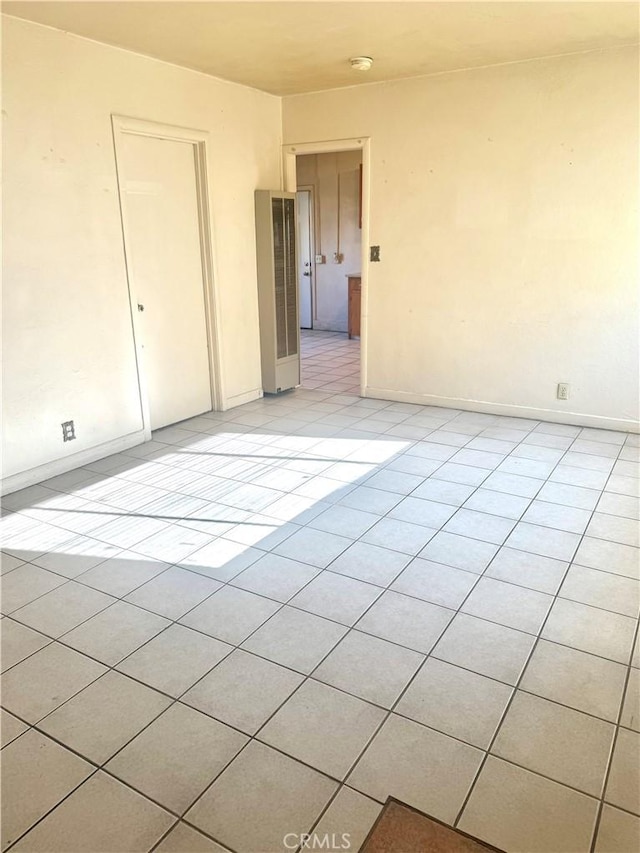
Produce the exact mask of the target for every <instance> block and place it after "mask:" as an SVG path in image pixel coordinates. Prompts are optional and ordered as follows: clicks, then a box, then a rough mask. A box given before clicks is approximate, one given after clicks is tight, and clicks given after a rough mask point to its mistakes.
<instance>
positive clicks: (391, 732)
mask: <svg viewBox="0 0 640 853" xmlns="http://www.w3.org/2000/svg"><path fill="white" fill-rule="evenodd" d="M482 755H483V753H482V752H481V751H480V750H479V749H476V748H475V747H472V746H468V745H467V744H464V743H461V742H460V741H458V740H454V739H453V738H450V737H447V736H446V735H443V734H440V732H436V731H433V730H432V729H428V728H425V726H421V725H420V724H419V723H414V722H413V721H411V720H405V719H404V718H402V717H399V716H397V715H395V714H392V715H391V716H390V717H389V719H388V720H387V721H386V722H385V724H384V725H383V727H382V729H381V730H380V732H379V733H378V734H377V735H376V737H375V738H374V739H373V742H372V743H371V744H370V745H369V747H368V748H367V750H366V752H365V753H364V755H363V756H362V758H361V759H360V761H359V762H358V764H357V765H356V767H355V768H354V770H353V771H352V772H351V774H350V775H349V777H348V779H347V784H348V785H349V786H350V787H352V788H355V789H356V790H358V791H360V792H361V793H363V794H366V795H367V796H369V797H373V799H375V800H378V802H381V803H384V802H385V801H386V799H387V797H389V796H393V797H395V798H396V799H399V800H401V801H402V802H404V803H407V805H410V806H413V807H414V808H417V809H420V811H424V812H426V813H427V814H429V815H431V816H432V817H435V818H436V819H438V820H442V821H445V822H446V823H452V822H453V821H454V820H455V817H456V815H457V813H458V811H459V809H460V807H461V806H462V803H463V802H464V798H465V796H466V794H467V792H468V790H469V788H470V787H471V783H472V781H473V778H474V776H475V774H476V772H477V770H478V767H479V766H480V762H481V760H482ZM426 767H428V768H429V772H428V773H425V768H426Z"/></svg>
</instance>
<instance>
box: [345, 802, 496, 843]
mask: <svg viewBox="0 0 640 853" xmlns="http://www.w3.org/2000/svg"><path fill="white" fill-rule="evenodd" d="M487 850H491V851H493V853H502V851H500V850H498V848H497V847H491V846H490V845H489V844H483V843H482V842H481V841H478V840H477V839H475V838H472V837H471V836H470V835H466V834H465V833H464V832H459V831H458V830H457V829H452V828H451V827H450V826H447V825H446V824H444V823H441V822H440V821H439V820H435V819H434V818H432V817H428V816H427V815H425V814H423V813H422V812H419V811H416V810H415V809H412V808H411V807H410V806H405V805H404V803H399V802H397V800H391V799H389V800H387V803H386V805H385V807H384V808H383V810H382V812H381V813H380V817H379V818H378V820H377V821H376V822H375V824H374V826H373V828H372V829H371V832H370V833H369V835H368V836H367V838H366V840H365V842H364V844H363V845H362V847H361V848H360V853H486V851H487Z"/></svg>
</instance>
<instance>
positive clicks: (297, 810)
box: [186, 741, 337, 853]
mask: <svg viewBox="0 0 640 853" xmlns="http://www.w3.org/2000/svg"><path fill="white" fill-rule="evenodd" d="M336 787H337V783H336V782H334V781H333V780H331V779H329V778H327V777H326V776H324V775H322V774H321V773H318V772H317V771H315V770H312V769H311V768H309V767H305V766H304V765H303V764H300V762H298V761H294V760H293V759H292V758H288V757H287V756H285V755H282V753H279V752H277V751H276V750H274V749H271V748H270V747H268V746H265V745H264V744H261V743H258V742H256V741H254V742H252V743H250V744H249V745H248V746H247V747H246V748H245V749H244V750H243V751H242V752H241V753H240V755H239V756H238V757H237V758H236V759H235V761H234V762H233V763H232V764H231V766H230V767H228V768H227V769H226V770H225V771H224V773H222V775H221V776H219V777H218V779H217V780H216V781H215V782H214V783H213V785H212V786H211V787H210V788H209V790H208V791H207V792H206V793H205V794H204V796H203V797H202V798H201V799H200V800H198V802H197V803H196V804H195V806H193V807H192V808H191V809H190V810H189V811H188V812H187V815H186V819H187V820H188V821H190V822H191V823H193V824H195V825H196V826H199V827H200V828H201V829H203V830H204V831H205V832H207V833H209V834H210V835H212V836H213V837H214V838H217V839H218V840H219V841H220V842H222V844H226V845H228V846H229V847H231V848H233V849H234V850H236V851H238V853H255V851H257V850H269V851H273V853H276V851H286V850H287V847H286V846H285V841H284V838H285V836H286V835H287V833H292V834H293V835H300V834H301V833H303V832H308V831H309V829H311V826H312V825H313V823H314V822H315V821H316V819H317V818H318V816H319V815H320V813H321V811H322V810H323V808H324V807H325V805H326V804H327V802H328V801H329V799H330V798H331V796H332V794H333V793H334V791H335V790H336ZM248 815H251V819H250V820H248V819H247V816H248ZM289 843H291V839H289Z"/></svg>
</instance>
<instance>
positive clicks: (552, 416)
mask: <svg viewBox="0 0 640 853" xmlns="http://www.w3.org/2000/svg"><path fill="white" fill-rule="evenodd" d="M364 396H365V397H373V398H374V399H375V400H391V401H392V402H394V403H417V404H418V405H422V406H440V407H442V408H443V409H462V410H463V411H467V412H483V413H485V414H488V415H501V416H504V417H510V418H531V419H532V420H536V421H547V422H550V423H556V424H572V425H573V426H584V427H595V428H596V429H612V430H617V431H621V432H634V433H636V432H640V423H639V422H638V421H634V420H632V419H630V418H629V419H626V418H609V417H605V416H603V415H588V414H585V413H583V412H564V411H563V412H559V411H556V410H555V409H535V408H532V407H530V406H516V405H513V404H510V403H490V402H487V401H486V400H464V399H460V398H457V397H437V396H435V395H433V394H413V393H411V392H408V391H391V390H390V389H388V388H373V387H371V386H367V387H366V388H365V389H364Z"/></svg>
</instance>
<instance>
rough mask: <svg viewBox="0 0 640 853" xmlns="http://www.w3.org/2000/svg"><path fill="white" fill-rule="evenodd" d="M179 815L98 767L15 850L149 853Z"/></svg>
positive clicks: (79, 852)
mask: <svg viewBox="0 0 640 853" xmlns="http://www.w3.org/2000/svg"><path fill="white" fill-rule="evenodd" d="M174 820H175V818H174V817H173V816H172V815H170V814H169V813H168V812H166V811H165V810H164V809H161V808H160V807H159V806H157V805H155V804H154V803H152V802H151V801H150V800H147V799H146V798H145V797H143V796H141V795H140V794H137V793H136V792H135V791H132V790H131V788H127V787H125V786H124V785H122V784H121V783H120V782H118V781H116V780H115V779H112V778H111V777H110V776H107V775H106V774H105V773H101V772H98V773H96V774H95V775H94V776H92V777H91V779H88V780H87V781H86V782H85V783H84V784H83V785H81V786H80V787H79V788H78V789H77V790H76V791H74V792H73V794H72V795H71V796H70V797H68V798H67V799H66V800H65V801H64V802H63V803H62V804H61V805H59V806H58V808H57V809H55V810H54V811H52V812H51V813H50V814H49V815H48V816H47V817H46V818H45V819H44V820H43V821H42V822H41V823H39V824H38V825H37V826H35V827H34V828H33V829H32V830H31V831H30V832H29V833H28V835H26V836H24V838H23V839H22V840H21V841H19V842H18V844H16V845H15V847H14V848H13V849H14V850H24V851H30V853H51V851H52V850H64V851H65V853H85V851H86V850H105V851H106V850H108V851H109V853H147V851H148V850H149V849H150V848H151V847H153V845H154V844H155V843H156V842H157V841H158V840H159V839H160V838H161V837H162V836H163V835H164V833H165V832H166V831H167V830H168V829H169V827H170V826H171V824H172V823H173V822H174Z"/></svg>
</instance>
